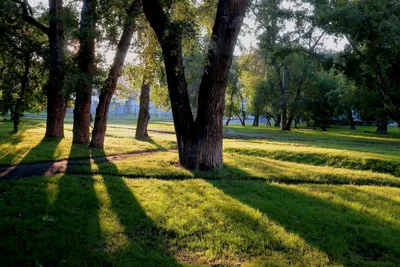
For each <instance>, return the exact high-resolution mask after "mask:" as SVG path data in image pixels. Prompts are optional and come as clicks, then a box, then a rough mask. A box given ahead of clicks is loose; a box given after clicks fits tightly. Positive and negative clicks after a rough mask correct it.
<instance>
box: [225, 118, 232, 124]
mask: <svg viewBox="0 0 400 267" xmlns="http://www.w3.org/2000/svg"><path fill="white" fill-rule="evenodd" d="M230 121H231V117H230V116H229V117H228V119H227V120H226V123H225V126H228V125H229V122H230Z"/></svg>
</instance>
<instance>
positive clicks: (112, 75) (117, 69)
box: [90, 0, 141, 148]
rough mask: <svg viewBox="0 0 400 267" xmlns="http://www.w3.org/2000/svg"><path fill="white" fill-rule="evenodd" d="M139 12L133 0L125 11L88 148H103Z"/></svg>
mask: <svg viewBox="0 0 400 267" xmlns="http://www.w3.org/2000/svg"><path fill="white" fill-rule="evenodd" d="M140 11H141V0H133V1H132V3H131V5H130V7H129V8H128V10H127V17H126V21H125V24H124V29H123V32H122V35H121V39H120V40H119V43H118V46H117V52H116V55H115V57H114V62H113V64H112V66H111V69H110V71H109V73H108V77H107V79H106V81H105V84H104V86H103V88H102V90H101V92H100V96H99V104H98V106H97V108H96V118H95V121H94V127H93V132H92V140H91V142H90V147H92V148H103V147H104V137H105V134H106V130H107V118H108V109H109V107H110V102H111V98H112V96H113V94H114V92H115V89H116V88H117V82H118V78H119V77H120V76H121V72H122V66H123V65H124V62H125V57H126V54H127V53H128V49H129V46H130V43H131V39H132V35H133V32H134V30H135V28H136V23H135V20H136V19H137V17H138V16H139V14H140Z"/></svg>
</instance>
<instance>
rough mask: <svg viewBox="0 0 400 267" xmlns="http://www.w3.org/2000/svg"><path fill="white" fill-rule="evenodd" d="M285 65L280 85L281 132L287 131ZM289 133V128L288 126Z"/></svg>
mask: <svg viewBox="0 0 400 267" xmlns="http://www.w3.org/2000/svg"><path fill="white" fill-rule="evenodd" d="M285 64H286V63H284V65H283V74H282V84H281V130H283V131H288V126H287V113H286V112H287V110H286V108H287V107H286V84H287V70H286V65H285ZM289 131H290V126H289Z"/></svg>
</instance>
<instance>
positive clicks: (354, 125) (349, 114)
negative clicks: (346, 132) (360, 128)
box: [347, 109, 356, 130]
mask: <svg viewBox="0 0 400 267" xmlns="http://www.w3.org/2000/svg"><path fill="white" fill-rule="evenodd" d="M347 113H348V117H349V122H350V129H352V130H355V129H356V122H355V121H354V118H353V112H352V111H351V109H349V110H348V112H347Z"/></svg>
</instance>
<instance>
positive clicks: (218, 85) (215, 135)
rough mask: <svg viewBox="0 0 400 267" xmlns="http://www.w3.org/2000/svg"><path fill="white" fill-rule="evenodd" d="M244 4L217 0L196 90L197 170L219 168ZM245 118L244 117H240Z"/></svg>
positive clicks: (243, 2)
mask: <svg viewBox="0 0 400 267" xmlns="http://www.w3.org/2000/svg"><path fill="white" fill-rule="evenodd" d="M247 3H248V1H243V0H241V1H239V0H236V1H234V0H232V1H227V0H220V1H219V2H218V7H217V14H216V18H215V22H214V27H213V32H212V35H211V36H212V42H211V45H210V48H209V51H208V61H207V62H209V64H208V65H207V66H206V67H205V72H204V74H203V77H202V80H201V84H200V90H199V109H198V115H197V119H196V124H197V125H196V126H197V133H198V138H199V141H200V144H199V156H198V157H199V158H198V161H199V162H198V165H199V167H200V168H201V169H214V168H221V167H222V166H223V159H222V117H223V112H224V105H225V90H226V85H227V82H228V72H229V68H230V66H231V63H232V56H233V51H234V49H235V46H236V42H237V38H238V35H239V31H240V28H241V26H242V23H243V19H244V16H245V12H246V8H247ZM243 119H245V117H244V118H243Z"/></svg>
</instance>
